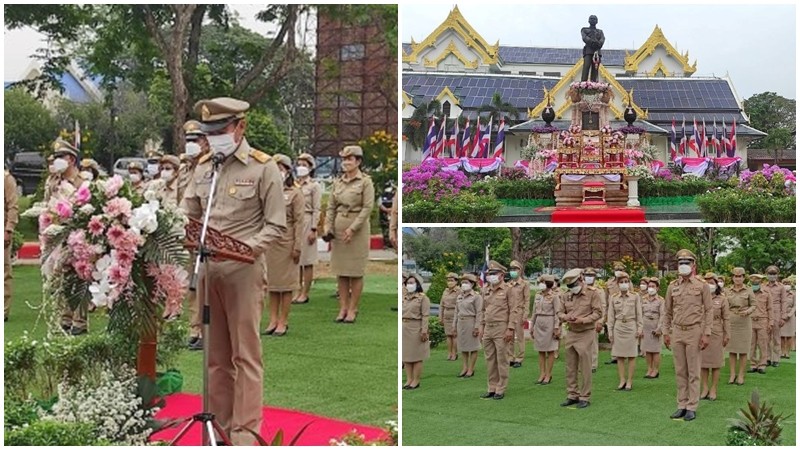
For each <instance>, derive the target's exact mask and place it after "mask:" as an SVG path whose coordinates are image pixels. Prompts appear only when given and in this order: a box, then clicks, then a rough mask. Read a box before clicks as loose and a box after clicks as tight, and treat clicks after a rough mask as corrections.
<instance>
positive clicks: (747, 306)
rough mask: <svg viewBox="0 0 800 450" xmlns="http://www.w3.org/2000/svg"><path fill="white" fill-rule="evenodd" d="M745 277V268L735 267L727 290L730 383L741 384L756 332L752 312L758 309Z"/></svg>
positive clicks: (727, 348) (726, 349) (727, 349)
mask: <svg viewBox="0 0 800 450" xmlns="http://www.w3.org/2000/svg"><path fill="white" fill-rule="evenodd" d="M745 277H746V275H745V271H744V269H743V268H741V267H735V268H734V269H733V271H732V272H731V279H732V280H733V286H732V287H731V288H730V289H728V290H727V292H726V296H727V298H728V309H729V311H730V314H729V315H730V320H729V322H730V324H729V328H730V336H731V339H730V341H729V342H728V345H727V347H726V348H725V351H727V352H728V367H730V370H731V373H730V378H729V379H728V384H734V383H736V384H737V385H739V386H741V385H743V384H744V373H745V366H746V365H747V354H748V353H749V352H750V344H751V340H752V338H753V334H754V333H753V324H752V320H751V314H753V312H755V310H756V297H755V295H754V294H753V290H752V289H750V288H749V287H748V286H747V285H745V284H744V280H745ZM737 363H738V369H737ZM737 373H738V376H737Z"/></svg>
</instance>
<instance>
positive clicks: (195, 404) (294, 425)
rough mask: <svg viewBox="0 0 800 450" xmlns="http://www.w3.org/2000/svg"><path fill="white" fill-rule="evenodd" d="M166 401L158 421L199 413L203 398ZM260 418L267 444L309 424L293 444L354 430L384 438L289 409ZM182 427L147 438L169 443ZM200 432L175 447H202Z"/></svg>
mask: <svg viewBox="0 0 800 450" xmlns="http://www.w3.org/2000/svg"><path fill="white" fill-rule="evenodd" d="M165 400H166V406H164V409H162V410H161V411H159V412H158V414H157V415H156V418H157V419H162V420H163V419H180V418H184V417H189V416H191V415H193V414H197V413H199V412H201V410H202V408H203V399H202V397H201V396H199V395H194V394H172V395H170V396H168V397H165ZM263 415H264V420H263V422H262V425H261V436H262V437H264V438H265V439H266V440H267V442H271V441H272V438H273V437H274V436H275V433H277V432H278V430H283V439H284V443H286V444H288V443H289V442H291V441H292V439H294V437H295V436H296V435H297V433H298V432H299V431H300V429H302V428H303V427H304V426H305V425H306V424H308V423H309V422H313V423H312V424H311V425H310V426H309V427H308V428H306V430H305V431H304V432H303V434H302V435H301V436H300V439H299V440H298V441H297V444H296V445H323V446H329V445H330V440H331V439H339V438H340V437H342V436H344V435H345V434H347V433H349V432H351V431H353V429H355V430H357V431H358V433H360V434H363V435H364V437H365V438H366V440H367V441H374V440H377V439H383V438H385V437H386V432H385V431H384V430H382V429H380V428H375V427H370V426H365V425H359V424H355V423H348V422H342V421H339V420H335V419H329V418H327V417H321V416H315V415H313V414H308V413H304V412H299V411H292V410H288V409H280V408H271V407H266V406H265V407H264V408H263ZM182 427H183V425H181V426H177V427H173V428H169V429H167V430H163V431H160V432H158V433H156V434H154V435H153V436H152V437H151V438H150V439H151V441H170V440H172V438H174V437H175V436H177V434H178V433H179V432H180V430H181V429H182ZM200 429H201V426H200V424H195V425H193V426H192V429H191V430H190V431H189V433H187V434H186V436H184V437H183V439H182V440H181V441H180V442H179V443H178V444H179V445H181V446H189V445H192V446H199V445H201V440H202V435H201V431H200Z"/></svg>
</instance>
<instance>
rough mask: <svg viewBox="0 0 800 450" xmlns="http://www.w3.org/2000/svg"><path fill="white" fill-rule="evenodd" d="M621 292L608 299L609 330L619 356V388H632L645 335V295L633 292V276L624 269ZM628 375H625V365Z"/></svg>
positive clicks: (616, 354)
mask: <svg viewBox="0 0 800 450" xmlns="http://www.w3.org/2000/svg"><path fill="white" fill-rule="evenodd" d="M616 278H617V281H618V282H619V284H618V287H619V291H620V292H619V294H613V295H612V296H611V298H610V299H609V300H608V331H609V339H610V340H611V356H614V357H616V358H617V373H618V374H619V386H618V387H617V390H618V391H622V390H625V391H630V390H631V389H633V372H634V370H635V369H636V356H638V351H637V350H636V347H637V344H638V343H639V339H640V338H641V337H642V334H643V333H642V331H643V327H644V323H643V321H642V299H641V298H639V294H636V293H634V292H632V290H631V282H630V277H629V276H628V274H627V273H625V272H621V273H620V274H619V275H618V276H617V277H616ZM626 367H627V369H628V371H627V378H626V376H625V369H626Z"/></svg>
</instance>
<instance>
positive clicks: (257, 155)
mask: <svg viewBox="0 0 800 450" xmlns="http://www.w3.org/2000/svg"><path fill="white" fill-rule="evenodd" d="M250 157H252V158H253V159H255V160H256V161H258V162H260V163H261V164H266V163H267V161H269V160H270V159H272V157H271V156H269V155H268V154H266V153H264V152H262V151H260V150H256V149H250Z"/></svg>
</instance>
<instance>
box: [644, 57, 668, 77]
mask: <svg viewBox="0 0 800 450" xmlns="http://www.w3.org/2000/svg"><path fill="white" fill-rule="evenodd" d="M659 70H660V71H661V73H663V74H664V76H666V77H671V76H672V73H671V72H670V71H669V69H667V66H666V64H664V61H662V60H661V58H658V61H657V62H656V65H655V66H653V69H652V70H650V71H649V72H647V75H648V76H651V77H654V76H656V75H657V74H658V71H659Z"/></svg>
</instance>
